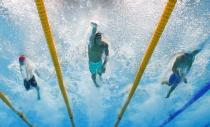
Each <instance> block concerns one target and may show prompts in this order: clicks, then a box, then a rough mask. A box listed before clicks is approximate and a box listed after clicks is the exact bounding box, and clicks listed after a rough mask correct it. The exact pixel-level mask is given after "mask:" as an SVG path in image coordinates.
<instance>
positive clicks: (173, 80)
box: [169, 73, 181, 85]
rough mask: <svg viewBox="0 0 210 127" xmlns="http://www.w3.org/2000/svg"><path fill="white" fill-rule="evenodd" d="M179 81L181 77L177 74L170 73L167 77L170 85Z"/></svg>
mask: <svg viewBox="0 0 210 127" xmlns="http://www.w3.org/2000/svg"><path fill="white" fill-rule="evenodd" d="M180 82H181V77H180V76H179V75H178V74H175V73H173V74H171V76H170V78H169V84H170V85H177V84H179V83H180Z"/></svg>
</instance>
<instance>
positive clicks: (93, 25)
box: [90, 22, 98, 27]
mask: <svg viewBox="0 0 210 127" xmlns="http://www.w3.org/2000/svg"><path fill="white" fill-rule="evenodd" d="M90 24H91V26H92V27H97V26H98V25H97V23H95V22H91V23H90Z"/></svg>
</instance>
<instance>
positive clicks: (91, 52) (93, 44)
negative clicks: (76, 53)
mask: <svg viewBox="0 0 210 127" xmlns="http://www.w3.org/2000/svg"><path fill="white" fill-rule="evenodd" d="M91 26H92V31H91V36H90V38H89V44H88V58H89V70H90V72H91V75H92V76H91V78H92V80H93V82H94V84H95V86H96V87H99V85H98V83H97V82H96V75H97V74H98V75H99V76H100V77H101V75H102V74H103V73H105V70H106V64H107V61H108V56H109V48H108V44H107V43H106V42H104V41H102V34H101V33H100V32H96V31H97V24H96V23H94V22H91ZM103 54H105V58H104V59H102V56H103Z"/></svg>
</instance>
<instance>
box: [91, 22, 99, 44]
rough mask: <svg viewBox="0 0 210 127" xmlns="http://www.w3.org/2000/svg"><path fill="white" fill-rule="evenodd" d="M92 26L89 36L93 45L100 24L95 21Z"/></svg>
mask: <svg viewBox="0 0 210 127" xmlns="http://www.w3.org/2000/svg"><path fill="white" fill-rule="evenodd" d="M91 26H92V29H91V33H90V38H89V44H90V45H92V44H93V42H94V39H95V34H96V31H97V26H98V25H97V24H96V23H94V22H91Z"/></svg>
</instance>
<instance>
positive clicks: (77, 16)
mask: <svg viewBox="0 0 210 127" xmlns="http://www.w3.org/2000/svg"><path fill="white" fill-rule="evenodd" d="M166 2H167V0H159V1H155V0H123V1H122V0H115V1H112V0H98V1H96V0H78V1H73V0H72V1H69V0H45V5H46V8H47V12H48V17H49V21H50V24H51V27H52V31H53V34H54V37H55V42H56V48H57V50H58V54H59V58H60V61H61V65H62V71H63V76H64V81H65V85H66V87H67V92H68V94H69V98H70V102H71V107H72V109H73V114H74V119H75V124H76V127H111V126H113V125H114V122H115V120H116V118H117V114H118V112H119V109H120V107H121V106H122V104H123V103H124V100H125V99H126V97H127V95H128V93H127V92H126V91H127V90H128V89H129V88H130V85H131V84H132V82H133V80H134V76H135V73H136V69H137V68H138V65H139V62H140V60H141V58H142V56H143V53H144V52H145V49H146V47H147V45H148V41H149V39H150V37H151V34H152V32H153V30H154V27H155V24H156V23H157V20H158V19H159V17H160V15H161V12H162V10H163V8H164V5H165V4H166ZM91 21H97V22H98V23H99V31H101V32H102V33H104V39H105V40H106V41H107V42H108V44H109V47H110V57H109V63H108V65H107V71H106V74H105V75H104V76H103V81H102V82H101V83H100V84H101V87H100V88H95V86H94V84H93V83H92V81H91V77H90V73H89V70H88V59H87V35H88V32H89V31H88V28H89V24H90V22H91ZM209 36H210V1H209V0H182V1H178V2H177V5H176V7H175V9H174V11H173V13H172V15H171V18H170V20H169V22H168V24H167V26H166V29H165V31H164V33H163V35H162V37H161V39H160V41H159V43H158V45H157V47H156V49H155V52H154V54H153V56H152V58H151V60H150V63H149V65H148V66H147V68H146V70H145V73H144V75H143V77H142V80H141V83H140V86H139V87H138V89H137V91H136V93H135V95H134V97H133V99H132V101H131V103H130V105H129V106H128V108H127V110H126V112H125V114H124V116H123V119H122V120H121V123H120V127H157V126H158V125H159V124H160V123H161V122H162V121H164V120H165V119H166V118H167V117H168V116H169V114H171V113H173V112H174V111H176V110H177V109H179V108H180V107H182V106H183V105H184V104H185V103H186V102H187V101H188V100H189V99H190V98H191V97H192V96H193V95H194V94H195V93H196V92H197V91H198V90H199V89H200V88H201V87H202V86H204V85H205V83H207V82H208V81H209V80H210V76H209V75H210V40H209V39H208V38H209ZM204 41H206V45H205V46H204V48H203V50H202V52H201V53H199V54H198V55H197V57H196V59H195V62H194V63H193V66H192V69H191V71H190V73H189V74H188V75H187V79H188V84H183V83H182V84H180V86H178V88H177V89H176V90H175V91H174V92H173V93H172V95H171V97H170V98H169V99H165V98H164V97H165V95H166V93H167V91H168V87H166V86H162V85H161V84H160V82H161V79H162V77H163V75H164V73H165V70H166V67H167V66H168V64H169V61H170V59H171V58H172V57H173V55H174V54H175V53H177V52H180V51H191V50H193V49H195V48H197V47H199V45H201V44H202V43H203V42H204ZM20 54H26V55H27V56H28V57H29V58H30V59H32V60H33V61H34V63H35V64H36V65H37V68H38V70H39V72H40V74H41V78H37V82H38V84H39V86H40V88H41V97H42V99H41V101H37V100H36V91H35V90H30V91H27V92H26V91H25V89H24V87H23V81H22V77H21V74H20V71H19V66H18V56H19V55H20ZM0 67H1V68H0V91H1V92H4V93H5V94H6V95H7V96H8V97H9V98H10V100H11V102H12V103H13V104H14V106H15V107H16V108H17V109H18V110H20V111H23V112H24V114H25V115H26V116H27V118H28V119H29V121H30V122H31V123H33V125H34V126H35V127H67V126H70V121H69V118H68V114H67V111H66V108H65V105H64V101H63V98H62V96H61V94H60V91H59V88H58V85H57V84H58V83H57V80H56V75H55V71H54V67H53V65H52V61H51V58H50V55H49V51H48V48H47V45H46V42H45V38H44V34H43V32H42V28H41V24H40V21H39V17H38V14H37V10H36V6H35V3H34V1H32V0H31V1H29V0H21V1H20V0H0ZM209 107H210V92H207V93H206V94H205V95H204V96H203V97H201V98H200V99H199V100H198V101H197V102H195V103H194V104H193V105H192V106H190V107H189V108H188V109H187V110H186V111H184V112H183V113H182V114H181V115H179V116H178V117H177V118H175V119H174V120H173V121H172V122H171V123H169V124H168V125H167V127H206V126H207V127H208V126H209V123H210V109H209ZM0 127H26V125H25V123H23V122H22V121H21V119H19V117H18V116H17V115H16V114H14V113H13V112H12V111H11V110H10V109H9V108H8V107H7V106H6V105H5V104H4V103H3V102H2V101H1V102H0Z"/></svg>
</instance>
